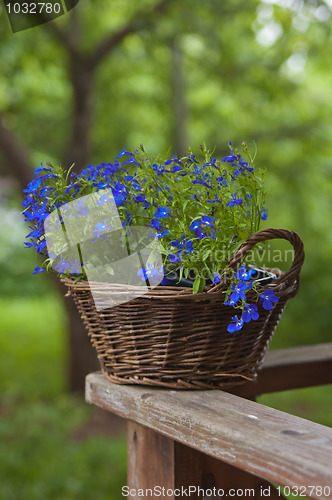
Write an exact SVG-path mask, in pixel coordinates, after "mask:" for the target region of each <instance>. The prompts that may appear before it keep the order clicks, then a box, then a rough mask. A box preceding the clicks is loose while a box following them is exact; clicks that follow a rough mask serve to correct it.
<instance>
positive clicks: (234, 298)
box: [225, 281, 250, 305]
mask: <svg viewBox="0 0 332 500" xmlns="http://www.w3.org/2000/svg"><path fill="white" fill-rule="evenodd" d="M249 285H250V284H249ZM249 285H248V283H247V282H246V281H240V282H239V283H237V284H236V285H232V286H231V290H233V292H232V293H231V295H230V296H229V299H228V301H227V303H226V302H225V304H226V305H234V304H236V303H237V302H238V301H239V300H246V296H245V293H244V292H245V291H246V290H248V289H249V288H250V286H249Z"/></svg>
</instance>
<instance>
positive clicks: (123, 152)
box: [115, 146, 134, 158]
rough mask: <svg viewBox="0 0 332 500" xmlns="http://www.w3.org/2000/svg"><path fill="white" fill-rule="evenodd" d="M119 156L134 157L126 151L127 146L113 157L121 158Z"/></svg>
mask: <svg viewBox="0 0 332 500" xmlns="http://www.w3.org/2000/svg"><path fill="white" fill-rule="evenodd" d="M121 156H134V155H133V153H130V152H129V151H127V146H125V147H124V149H123V150H122V151H120V153H119V154H118V155H116V156H115V158H121Z"/></svg>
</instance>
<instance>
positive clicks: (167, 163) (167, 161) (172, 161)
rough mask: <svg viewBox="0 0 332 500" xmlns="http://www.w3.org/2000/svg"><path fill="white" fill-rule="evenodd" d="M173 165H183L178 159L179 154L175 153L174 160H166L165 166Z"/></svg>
mask: <svg viewBox="0 0 332 500" xmlns="http://www.w3.org/2000/svg"><path fill="white" fill-rule="evenodd" d="M171 163H176V164H177V165H181V162H180V160H179V159H178V157H177V154H176V153H175V154H174V155H173V158H172V159H171V160H166V161H165V165H170V164H171Z"/></svg>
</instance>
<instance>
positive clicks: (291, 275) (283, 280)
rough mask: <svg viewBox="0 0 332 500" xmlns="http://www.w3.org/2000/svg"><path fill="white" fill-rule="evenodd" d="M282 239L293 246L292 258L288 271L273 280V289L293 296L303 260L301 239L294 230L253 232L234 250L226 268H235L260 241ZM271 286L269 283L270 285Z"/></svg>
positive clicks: (297, 284)
mask: <svg viewBox="0 0 332 500" xmlns="http://www.w3.org/2000/svg"><path fill="white" fill-rule="evenodd" d="M275 239H284V240H287V241H289V242H290V243H291V244H292V246H293V248H294V260H293V263H292V266H291V268H290V270H289V271H287V272H285V273H282V274H281V275H280V276H279V277H278V278H276V279H275V280H274V282H273V287H274V291H275V292H278V295H279V296H282V295H289V296H291V297H293V296H295V295H296V293H297V290H298V287H299V282H300V271H301V267H302V265H303V262H304V248H303V241H302V240H301V238H300V237H299V235H298V234H297V233H295V231H289V230H288V229H273V228H269V229H263V230H262V231H259V232H258V233H255V234H253V235H251V236H249V238H248V239H247V240H246V241H244V242H243V243H242V245H241V246H240V248H239V249H238V250H237V251H236V252H235V254H234V255H233V257H231V259H230V261H229V262H228V268H229V269H232V270H236V269H237V267H238V265H239V264H240V262H241V261H242V259H243V258H244V257H245V255H247V254H248V253H249V251H250V250H251V249H252V248H253V247H254V246H255V245H256V244H257V243H260V242H261V241H267V240H275ZM270 286H271V285H270Z"/></svg>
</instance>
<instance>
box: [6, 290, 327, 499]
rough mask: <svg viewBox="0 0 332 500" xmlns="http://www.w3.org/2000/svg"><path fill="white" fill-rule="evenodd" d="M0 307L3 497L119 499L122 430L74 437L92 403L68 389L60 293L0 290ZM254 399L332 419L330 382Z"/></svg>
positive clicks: (122, 475)
mask: <svg viewBox="0 0 332 500" xmlns="http://www.w3.org/2000/svg"><path fill="white" fill-rule="evenodd" d="M0 310H1V317H0V332H1V335H0V394H1V396H0V499H1V500H45V499H50V500H82V499H84V500H118V499H119V498H120V497H121V486H122V485H124V484H125V481H126V479H125V476H126V466H125V463H126V449H125V447H126V443H125V438H124V437H122V436H119V438H109V437H93V438H92V437H90V438H86V439H84V440H77V439H76V438H75V430H76V429H77V428H79V427H80V426H82V425H84V424H85V423H86V422H88V420H89V418H90V416H91V412H92V411H93V410H92V408H91V407H90V406H88V405H87V404H86V403H85V402H84V401H83V398H77V397H74V396H72V395H68V394H66V392H65V387H66V373H67V353H66V348H65V346H66V345H67V338H66V320H65V314H64V310H63V308H62V303H61V301H60V300H59V298H58V296H56V295H52V294H49V295H44V296H43V297H28V298H27V297H24V298H7V297H0ZM281 326H282V325H281ZM285 326H286V324H285V323H284V325H283V326H282V328H283V329H284V334H283V335H285V336H286V333H287V332H286V331H285ZM281 336H282V335H280V337H281ZM300 343H301V342H300V341H299V342H298V344H300ZM278 347H284V346H283V345H282V342H281V339H278ZM259 402H261V403H263V404H265V405H268V406H272V407H274V408H277V409H280V410H283V411H286V412H289V413H293V414H295V415H298V416H301V417H303V418H307V419H309V420H313V421H315V422H318V423H321V424H324V425H328V426H332V395H331V388H330V387H329V386H326V387H317V388H312V389H301V390H297V391H287V392H282V393H276V394H269V395H264V396H261V397H260V398H259Z"/></svg>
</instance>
